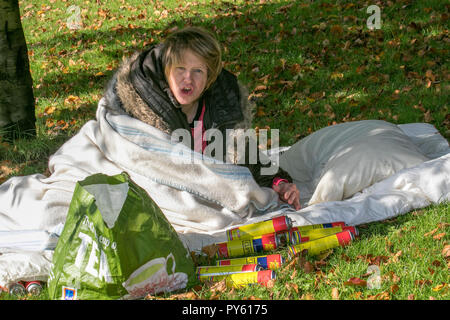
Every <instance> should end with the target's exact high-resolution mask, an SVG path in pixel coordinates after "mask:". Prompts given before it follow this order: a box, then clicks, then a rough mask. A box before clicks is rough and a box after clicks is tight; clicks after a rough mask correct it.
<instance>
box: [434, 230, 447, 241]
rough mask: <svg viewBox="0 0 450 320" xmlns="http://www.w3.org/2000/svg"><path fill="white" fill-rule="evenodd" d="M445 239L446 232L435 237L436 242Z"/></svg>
mask: <svg viewBox="0 0 450 320" xmlns="http://www.w3.org/2000/svg"><path fill="white" fill-rule="evenodd" d="M443 237H445V232H442V233H439V234H437V235H435V236H433V239H434V240H441V239H442V238H443Z"/></svg>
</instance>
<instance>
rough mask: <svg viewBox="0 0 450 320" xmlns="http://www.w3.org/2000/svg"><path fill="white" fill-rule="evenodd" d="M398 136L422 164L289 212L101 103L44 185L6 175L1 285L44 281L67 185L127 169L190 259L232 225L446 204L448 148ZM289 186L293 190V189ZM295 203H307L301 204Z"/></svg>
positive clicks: (235, 172) (432, 135)
mask: <svg viewBox="0 0 450 320" xmlns="http://www.w3.org/2000/svg"><path fill="white" fill-rule="evenodd" d="M398 128H400V129H401V130H402V132H404V133H405V134H406V135H407V136H408V137H410V139H411V141H412V142H413V143H414V144H415V145H416V146H417V148H418V149H419V150H421V152H423V154H424V155H425V156H426V157H428V158H429V159H430V160H427V161H424V162H422V163H420V164H418V165H415V166H412V167H410V168H405V169H402V170H400V171H398V172H396V173H395V174H393V175H391V176H389V177H387V178H386V179H383V180H381V181H378V182H376V183H375V184H373V185H371V186H369V187H367V188H364V189H363V190H361V191H360V192H358V193H356V194H354V195H353V196H351V197H350V198H347V199H345V200H341V201H328V202H322V203H316V204H313V205H309V206H305V207H304V208H303V209H301V210H299V211H295V210H293V209H292V208H290V207H288V206H286V205H283V204H282V203H280V202H279V201H278V196H277V195H276V194H275V193H274V192H273V190H271V189H268V188H261V187H259V186H258V185H257V184H256V183H255V182H254V180H253V178H252V177H251V174H250V172H249V171H248V169H247V168H245V167H239V166H234V165H230V164H223V163H219V162H217V161H214V160H213V159H203V160H204V161H197V162H196V163H195V165H194V164H192V163H190V161H186V160H191V159H192V157H199V154H197V153H195V152H192V151H191V150H189V149H188V148H183V147H180V145H179V144H175V143H173V142H171V141H170V137H168V136H167V135H165V134H163V133H161V132H160V131H158V130H156V129H155V128H152V127H150V126H148V125H146V124H144V123H142V122H140V121H138V120H135V119H133V118H131V117H129V116H127V115H125V114H123V113H120V112H117V111H114V110H112V111H111V110H109V109H107V108H106V107H105V105H104V101H103V100H101V101H100V102H99V107H98V110H97V120H92V121H90V122H88V123H86V124H85V126H83V128H82V129H81V130H80V132H79V133H78V134H77V135H75V136H74V137H73V138H71V139H70V140H68V141H67V142H66V143H65V144H64V145H63V146H62V147H61V148H60V149H59V150H58V151H57V152H56V153H55V154H54V155H53V156H52V157H51V158H50V161H49V169H50V172H51V175H50V177H45V176H43V175H40V174H34V175H30V176H25V177H14V178H11V179H9V180H8V181H6V182H5V183H4V184H2V185H1V186H0V286H3V287H5V286H7V285H8V284H9V283H11V282H14V281H17V280H33V279H34V280H43V281H45V279H46V277H47V276H48V274H49V272H50V269H51V258H52V253H53V249H54V248H55V246H56V243H57V240H58V235H59V234H60V232H61V230H62V228H63V225H64V221H65V215H66V213H67V210H68V207H69V204H70V201H71V197H72V192H73V188H74V186H75V183H76V181H79V180H82V179H84V178H85V177H86V176H88V175H90V174H94V173H98V172H102V173H105V174H110V175H114V174H118V173H120V172H122V171H126V172H127V173H128V174H129V175H130V177H131V179H133V180H134V181H135V182H136V183H137V184H139V185H140V186H141V187H143V188H144V189H145V190H146V191H147V192H148V193H149V195H150V196H151V197H152V198H153V199H154V200H155V202H156V203H157V204H158V205H159V206H160V208H161V209H162V211H163V212H164V214H165V215H166V217H167V218H168V219H169V221H170V222H171V223H172V225H173V226H174V227H175V229H176V231H177V232H178V234H179V236H180V239H181V240H182V241H183V243H184V244H185V245H186V246H187V247H188V248H189V249H190V250H193V251H196V250H200V249H201V248H202V247H203V246H204V245H207V244H210V243H213V242H218V241H224V240H225V239H226V238H225V232H224V231H225V230H226V229H228V228H230V227H231V226H237V225H240V224H244V223H251V222H256V221H261V220H265V219H268V218H270V217H273V216H276V215H279V214H286V215H288V216H289V217H291V218H292V219H293V220H294V222H295V225H304V224H313V223H323V222H330V221H345V222H346V223H347V224H350V225H358V224H362V223H368V222H372V221H379V220H384V219H388V218H391V217H394V216H396V215H399V214H403V213H406V212H408V211H410V210H412V209H417V208H422V207H425V206H428V205H430V204H433V203H441V202H444V201H449V199H450V194H449V190H450V147H449V146H448V142H447V141H446V140H445V139H444V138H443V137H442V136H441V135H439V133H438V132H437V130H436V129H435V128H434V127H433V126H431V125H428V124H421V123H418V124H407V125H399V126H398ZM300 142H301V141H300ZM300 142H298V143H300ZM294 146H295V145H294ZM289 149H290V148H284V149H283V150H282V151H289ZM269 154H270V156H271V157H272V158H273V161H277V160H283V157H286V155H289V157H295V153H292V152H291V153H288V152H282V153H280V154H281V156H280V157H279V154H278V153H277V152H271V153H269ZM196 159H197V158H196ZM197 160H198V159H197ZM281 162H282V161H281ZM281 162H280V165H281ZM282 168H283V166H282ZM283 169H285V170H287V171H288V172H289V170H288V169H289V168H283ZM169 173H170V174H169ZM293 178H294V182H296V183H297V185H298V187H299V189H300V191H301V192H302V188H303V187H304V186H303V185H302V183H301V181H300V180H295V175H294V176H293ZM309 192H310V191H309ZM304 194H307V195H310V194H311V193H309V194H308V192H307V191H305V192H304ZM302 202H303V204H304V205H306V204H307V203H308V199H302Z"/></svg>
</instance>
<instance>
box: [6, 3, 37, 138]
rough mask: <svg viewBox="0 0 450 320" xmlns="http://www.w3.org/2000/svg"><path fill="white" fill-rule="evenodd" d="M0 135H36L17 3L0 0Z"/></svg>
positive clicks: (31, 90) (14, 136)
mask: <svg viewBox="0 0 450 320" xmlns="http://www.w3.org/2000/svg"><path fill="white" fill-rule="evenodd" d="M0 135H1V136H3V139H6V140H11V139H16V138H19V137H29V136H35V135H36V116H35V102H34V94H33V80H32V78H31V73H30V63H29V61H28V49H27V44H26V41H25V36H24V33H23V29H22V23H21V21H20V11H19V2H18V0H0Z"/></svg>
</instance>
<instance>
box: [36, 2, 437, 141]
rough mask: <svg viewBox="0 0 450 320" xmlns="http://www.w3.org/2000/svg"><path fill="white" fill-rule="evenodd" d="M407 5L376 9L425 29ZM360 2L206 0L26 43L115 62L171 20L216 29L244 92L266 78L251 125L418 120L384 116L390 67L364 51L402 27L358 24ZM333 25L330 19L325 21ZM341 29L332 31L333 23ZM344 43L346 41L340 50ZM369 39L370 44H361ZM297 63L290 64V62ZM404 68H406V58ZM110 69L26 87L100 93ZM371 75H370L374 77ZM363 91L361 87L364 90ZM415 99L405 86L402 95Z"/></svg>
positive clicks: (157, 36) (52, 93)
mask: <svg viewBox="0 0 450 320" xmlns="http://www.w3.org/2000/svg"><path fill="white" fill-rule="evenodd" d="M411 6H416V7H417V8H415V9H414V10H413V9H412V8H410V5H409V4H407V5H406V6H405V7H404V8H401V7H402V4H394V5H392V6H390V7H388V8H386V9H385V10H384V9H383V10H384V11H383V12H384V14H385V15H386V17H385V18H384V20H385V22H386V23H390V22H391V21H399V22H401V23H404V24H405V25H408V23H410V22H411V21H416V20H417V21H420V28H425V23H426V22H424V21H426V20H424V19H425V18H426V16H427V12H426V11H424V10H423V8H422V7H423V5H418V4H416V3H414V4H411ZM427 6H430V7H432V9H433V10H435V11H438V10H445V7H444V5H443V4H442V3H440V2H436V1H432V2H431V3H429V4H427ZM363 9H364V8H357V7H356V6H351V5H344V4H340V3H338V4H334V3H329V2H327V1H317V2H311V3H309V2H305V1H285V2H280V3H276V4H274V3H263V4H258V3H253V2H250V3H249V2H247V3H246V4H242V5H235V4H233V3H229V2H225V3H220V4H216V3H214V4H208V5H207V8H206V10H210V11H211V12H212V13H215V14H211V15H210V16H209V17H205V16H199V15H195V16H189V17H187V18H186V19H184V20H181V19H180V18H176V19H172V20H170V18H169V19H167V21H166V23H165V24H164V23H163V22H159V24H158V25H157V26H156V27H151V28H146V27H144V26H133V27H130V26H122V25H117V26H114V27H111V28H110V29H108V30H95V31H94V30H88V29H82V30H78V31H75V32H71V33H64V34H61V33H60V34H56V35H55V36H54V37H53V38H52V39H51V40H49V41H47V42H45V43H36V44H30V48H38V47H46V48H51V47H55V46H57V45H59V46H61V47H63V48H66V49H65V51H66V53H64V55H66V56H68V57H71V58H73V59H74V60H76V59H77V58H80V57H81V56H82V54H83V52H84V51H85V50H92V49H93V48H95V46H100V45H102V46H104V49H103V50H102V51H100V50H98V51H96V50H94V51H93V54H95V55H99V56H100V57H102V59H103V60H104V61H108V62H112V63H113V64H114V65H118V64H119V63H120V60H121V59H122V57H127V56H129V55H131V54H132V53H133V52H135V51H140V50H143V49H144V48H142V47H139V45H133V44H132V43H131V42H132V39H136V40H142V41H143V42H144V43H145V42H148V43H150V41H151V39H153V42H152V43H156V42H158V41H160V40H162V39H163V38H164V37H165V36H166V35H167V34H168V33H169V31H171V30H173V28H174V27H178V28H182V27H184V26H187V25H195V26H200V27H204V28H206V29H208V30H210V31H212V32H214V33H215V34H216V36H217V38H218V40H219V42H220V43H221V44H222V46H223V48H224V54H223V55H224V61H225V65H226V68H227V69H229V70H230V71H232V72H234V73H236V74H238V75H239V78H240V79H241V80H242V81H243V82H244V83H245V84H247V85H248V86H249V88H250V91H252V90H253V89H254V88H255V87H256V86H258V85H262V84H264V85H265V86H266V87H267V90H265V91H264V92H263V94H262V95H261V97H260V98H257V99H256V104H257V107H259V108H261V109H262V110H263V111H264V112H262V113H261V114H260V115H257V116H256V118H255V124H256V125H259V126H264V125H269V126H271V127H273V128H275V127H277V128H279V129H280V130H281V131H282V132H290V133H292V132H297V139H299V138H301V137H304V136H306V135H308V134H309V133H311V131H315V130H317V129H319V128H321V127H323V126H325V125H330V124H331V123H332V122H336V123H339V122H344V121H352V120H362V119H369V118H370V119H384V120H388V121H391V122H400V123H401V122H402V121H410V120H411V119H413V120H414V121H421V120H422V119H423V115H422V114H421V113H420V111H418V110H413V111H411V114H412V115H411V116H410V117H409V118H401V117H400V119H399V120H395V119H394V118H393V117H392V116H395V114H391V115H389V109H390V108H391V105H392V104H388V103H389V101H388V100H387V98H386V97H387V96H388V95H390V94H391V93H392V91H393V90H394V88H390V87H389V86H390V84H389V81H385V80H383V79H384V78H383V72H385V74H388V76H390V79H393V78H394V77H395V76H397V73H395V74H392V75H389V73H388V72H393V71H383V70H380V68H381V67H382V63H384V62H383V61H382V62H380V61H376V60H374V59H371V58H370V55H376V54H379V53H381V52H382V51H383V50H384V49H385V47H384V46H385V44H386V43H387V42H388V41H390V40H392V39H393V38H395V37H396V36H398V33H401V32H402V31H400V30H396V32H397V34H394V33H393V30H394V31H395V28H394V27H393V26H392V27H391V28H390V29H389V32H387V31H383V30H378V31H377V32H375V33H374V32H371V31H370V30H367V28H366V26H365V23H366V19H367V18H368V15H367V14H366V12H365V10H363ZM396 9H401V10H400V11H397V10H396ZM399 12H400V14H399ZM402 12H405V16H404V17H402V16H401V13H402ZM188 14H189V13H188ZM333 26H338V27H334V29H333ZM339 27H340V28H339ZM340 30H341V31H342V32H341V34H339V32H337V31H340ZM412 31H413V32H414V35H415V36H417V37H419V36H420V33H418V32H417V28H415V29H414V28H413V30H412ZM404 32H406V30H405V31H404ZM419 40H420V39H419ZM327 42H328V43H327ZM347 42H348V43H347ZM123 43H124V44H125V45H123ZM346 46H347V47H348V48H347V49H345V50H343V48H345V47H346ZM369 47H370V48H371V49H373V52H369V50H368V48H369ZM86 62H88V63H89V61H86ZM389 63H391V64H392V63H394V64H395V65H400V64H403V61H401V56H399V57H398V61H390V62H389ZM297 64H298V68H299V69H296V68H297ZM360 65H366V67H367V68H366V70H371V72H367V73H364V72H362V73H361V74H360V73H358V72H356V67H357V66H360ZM380 66H381V67H380ZM346 68H348V69H346ZM408 68H410V69H411V70H415V69H413V67H409V66H408ZM341 69H342V73H345V78H344V80H342V81H330V75H331V74H332V73H333V72H336V71H339V70H341ZM390 69H391V70H397V69H396V68H390ZM372 71H373V73H372ZM415 71H416V72H419V71H420V72H421V71H422V70H415ZM98 72H102V75H100V76H98V75H96V74H97V73H98ZM113 73H114V70H102V69H101V67H99V66H89V67H88V69H85V70H81V71H77V72H69V73H66V74H64V73H55V72H51V73H48V74H46V75H45V76H44V77H43V79H42V85H41V86H40V87H39V88H38V89H36V90H35V95H36V96H37V97H39V98H56V97H64V96H69V95H75V96H81V95H85V94H88V93H90V92H93V91H96V92H99V91H101V92H103V91H104V87H105V86H106V84H107V82H108V80H109V79H110V77H111V76H112V74H113ZM370 76H375V78H376V81H374V79H375V78H370ZM371 79H372V80H371ZM265 81H266V82H267V83H265ZM385 87H386V88H385ZM388 87H389V88H388ZM343 90H344V91H347V92H348V94H347V96H348V95H350V94H353V93H356V94H359V98H358V99H352V98H348V99H344V98H342V99H341V98H340V97H339V96H338V97H337V95H338V93H339V92H340V91H343ZM364 90H369V93H365V92H364ZM321 91H324V92H325V91H326V96H325V97H321V98H318V99H316V98H315V97H314V95H315V94H316V93H318V92H321ZM419 98H420V97H419V96H418V95H414V96H413V97H411V98H410V99H412V100H415V99H419ZM296 100H298V101H300V104H301V105H302V106H303V107H304V108H305V109H304V110H303V109H302V110H301V111H298V109H299V108H298V106H297V105H296ZM95 103H96V102H92V104H89V105H84V106H82V108H81V109H77V110H71V109H70V108H66V109H64V111H61V112H59V113H58V114H54V115H52V117H53V118H54V120H55V121H58V120H67V119H72V118H80V117H81V120H80V122H81V123H83V122H85V121H87V120H89V118H94V116H95V107H96V106H95ZM327 105H331V107H332V111H333V112H334V117H333V118H328V119H327V117H328V115H327V114H326V106H327ZM380 109H381V111H380ZM400 110H401V109H400ZM291 111H292V112H293V113H291ZM292 115H295V117H293V116H292ZM435 122H436V121H435ZM433 124H434V125H436V126H437V127H438V129H440V130H441V131H442V130H444V129H445V128H444V129H443V125H442V124H441V123H433ZM282 139H284V140H283V141H281V144H292V143H294V142H295V140H293V138H292V137H287V136H286V134H282Z"/></svg>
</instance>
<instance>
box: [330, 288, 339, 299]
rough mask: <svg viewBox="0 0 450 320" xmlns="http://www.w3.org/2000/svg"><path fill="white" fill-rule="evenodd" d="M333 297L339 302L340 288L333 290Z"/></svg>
mask: <svg viewBox="0 0 450 320" xmlns="http://www.w3.org/2000/svg"><path fill="white" fill-rule="evenodd" d="M331 297H332V298H333V300H339V291H338V288H333V289H331Z"/></svg>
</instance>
